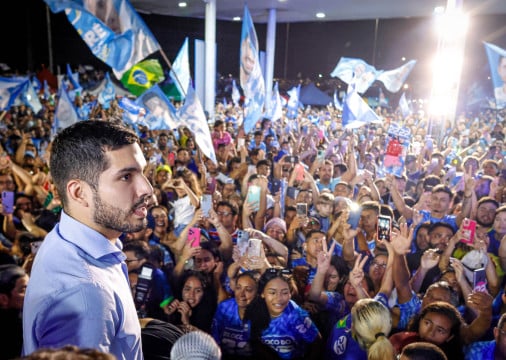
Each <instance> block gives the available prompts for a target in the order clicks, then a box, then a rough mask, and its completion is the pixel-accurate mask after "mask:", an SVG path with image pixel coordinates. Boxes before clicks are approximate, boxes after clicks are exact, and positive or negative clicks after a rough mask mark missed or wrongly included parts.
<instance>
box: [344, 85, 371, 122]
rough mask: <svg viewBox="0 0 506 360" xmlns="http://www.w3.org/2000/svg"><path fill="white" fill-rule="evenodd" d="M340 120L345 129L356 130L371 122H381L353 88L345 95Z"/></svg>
mask: <svg viewBox="0 0 506 360" xmlns="http://www.w3.org/2000/svg"><path fill="white" fill-rule="evenodd" d="M342 119H343V126H344V127H345V128H346V129H356V128H359V127H361V126H363V125H365V124H369V123H372V122H381V119H380V118H379V117H378V115H377V114H376V113H375V112H374V111H373V110H372V109H371V108H370V107H369V105H367V103H366V102H365V101H364V100H363V99H362V98H361V97H360V95H359V94H358V93H357V91H355V90H354V89H353V88H352V89H351V91H349V92H348V93H347V94H346V98H345V100H344V101H343V114H342Z"/></svg>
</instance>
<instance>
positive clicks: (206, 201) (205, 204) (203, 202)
mask: <svg viewBox="0 0 506 360" xmlns="http://www.w3.org/2000/svg"><path fill="white" fill-rule="evenodd" d="M200 208H201V209H202V214H203V215H204V216H205V217H209V213H210V212H211V209H212V208H213V196H212V195H211V194H204V195H202V196H201V197H200Z"/></svg>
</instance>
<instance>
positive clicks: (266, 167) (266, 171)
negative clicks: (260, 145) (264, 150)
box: [256, 159, 272, 176]
mask: <svg viewBox="0 0 506 360" xmlns="http://www.w3.org/2000/svg"><path fill="white" fill-rule="evenodd" d="M271 167H272V163H271V161H270V160H267V159H263V160H260V161H258V162H257V163H256V169H257V174H258V175H263V176H269V175H270V173H271Z"/></svg>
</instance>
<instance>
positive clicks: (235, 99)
mask: <svg viewBox="0 0 506 360" xmlns="http://www.w3.org/2000/svg"><path fill="white" fill-rule="evenodd" d="M240 99H241V94H240V93H239V88H238V87H237V84H236V83H235V80H232V101H233V102H234V105H235V106H238V105H239V100H240Z"/></svg>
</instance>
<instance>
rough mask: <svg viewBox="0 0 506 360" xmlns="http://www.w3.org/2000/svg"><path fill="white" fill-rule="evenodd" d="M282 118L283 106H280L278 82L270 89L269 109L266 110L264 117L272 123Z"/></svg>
mask: <svg viewBox="0 0 506 360" xmlns="http://www.w3.org/2000/svg"><path fill="white" fill-rule="evenodd" d="M282 116H283V105H281V97H280V96H279V88H278V82H277V81H276V83H275V84H274V87H273V89H272V100H271V108H270V109H268V110H267V112H266V114H265V117H266V118H267V119H271V120H272V121H276V120H279V119H281V117H282Z"/></svg>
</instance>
